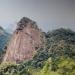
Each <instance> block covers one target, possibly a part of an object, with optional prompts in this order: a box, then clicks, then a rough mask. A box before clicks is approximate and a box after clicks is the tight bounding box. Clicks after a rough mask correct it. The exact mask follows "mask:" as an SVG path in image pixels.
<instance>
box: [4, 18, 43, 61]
mask: <svg viewBox="0 0 75 75" xmlns="http://www.w3.org/2000/svg"><path fill="white" fill-rule="evenodd" d="M17 25H18V27H17V29H16V31H17V32H14V34H13V36H12V38H11V41H10V42H9V45H8V47H7V51H6V55H5V57H4V61H8V62H9V61H11V62H13V61H14V62H22V61H24V60H25V61H27V60H31V59H32V58H33V56H34V54H35V53H36V51H37V49H38V48H40V47H42V39H43V38H42V32H41V31H40V30H39V28H38V27H37V25H36V23H34V21H32V20H30V19H29V18H26V17H23V18H22V19H21V20H20V21H19V22H18V24H17Z"/></svg>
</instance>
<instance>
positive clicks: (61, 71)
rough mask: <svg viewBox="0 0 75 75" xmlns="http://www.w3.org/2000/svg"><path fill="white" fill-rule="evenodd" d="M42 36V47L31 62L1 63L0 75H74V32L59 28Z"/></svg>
mask: <svg viewBox="0 0 75 75" xmlns="http://www.w3.org/2000/svg"><path fill="white" fill-rule="evenodd" d="M43 35H44V37H45V38H44V46H43V47H41V48H38V49H37V53H36V54H34V56H33V59H32V60H30V61H23V62H21V63H19V64H16V63H10V62H9V63H7V62H6V63H2V64H1V65H0V75H75V32H74V31H72V30H70V29H63V28H60V29H57V30H53V31H49V32H47V33H44V34H43Z"/></svg>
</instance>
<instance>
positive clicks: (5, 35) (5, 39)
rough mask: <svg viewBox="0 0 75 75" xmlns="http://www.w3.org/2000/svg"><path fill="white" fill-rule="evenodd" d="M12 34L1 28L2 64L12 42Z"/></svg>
mask: <svg viewBox="0 0 75 75" xmlns="http://www.w3.org/2000/svg"><path fill="white" fill-rule="evenodd" d="M10 36H11V35H10V34H9V33H7V32H6V31H5V30H4V29H3V28H2V27H0V62H1V60H2V57H3V54H4V53H5V50H6V47H7V44H8V41H9V40H10Z"/></svg>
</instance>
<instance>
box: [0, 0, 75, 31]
mask: <svg viewBox="0 0 75 75" xmlns="http://www.w3.org/2000/svg"><path fill="white" fill-rule="evenodd" d="M24 16H25V17H29V18H30V19H32V20H34V21H36V22H37V24H38V25H39V27H41V28H42V30H44V31H48V30H52V29H57V28H60V27H65V28H71V29H73V30H75V0H0V25H1V26H3V27H4V28H5V29H7V30H10V31H12V30H14V29H15V26H16V23H17V22H18V21H19V20H20V19H21V18H22V17H24Z"/></svg>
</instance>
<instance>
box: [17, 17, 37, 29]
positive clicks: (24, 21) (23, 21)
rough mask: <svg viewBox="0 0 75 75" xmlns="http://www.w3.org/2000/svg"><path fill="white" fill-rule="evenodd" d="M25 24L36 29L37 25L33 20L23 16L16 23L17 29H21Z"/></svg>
mask: <svg viewBox="0 0 75 75" xmlns="http://www.w3.org/2000/svg"><path fill="white" fill-rule="evenodd" d="M27 26H30V27H32V28H35V29H38V26H37V24H36V22H35V21H33V20H31V19H29V18H27V17H23V18H22V19H21V20H20V21H19V22H18V24H17V30H23V29H24V28H25V27H27Z"/></svg>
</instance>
